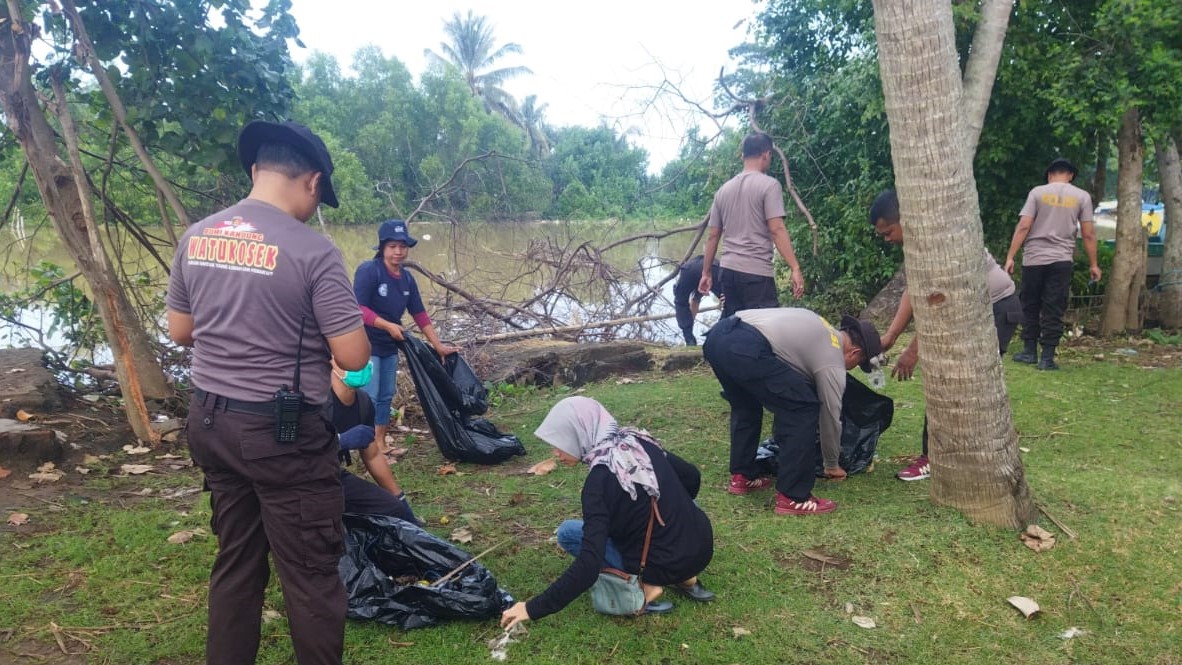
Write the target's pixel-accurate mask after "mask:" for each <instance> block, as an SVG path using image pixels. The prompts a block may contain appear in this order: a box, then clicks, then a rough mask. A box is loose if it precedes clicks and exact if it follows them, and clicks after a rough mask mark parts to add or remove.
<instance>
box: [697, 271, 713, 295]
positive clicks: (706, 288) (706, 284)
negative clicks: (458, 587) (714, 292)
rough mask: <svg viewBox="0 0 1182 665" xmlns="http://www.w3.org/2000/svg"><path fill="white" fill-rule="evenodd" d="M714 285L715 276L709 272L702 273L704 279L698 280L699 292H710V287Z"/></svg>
mask: <svg viewBox="0 0 1182 665" xmlns="http://www.w3.org/2000/svg"><path fill="white" fill-rule="evenodd" d="M713 286H714V278H713V277H711V276H710V275H709V274H704V275H702V279H700V280H698V293H700V294H702V295H706V294H707V293H710V288H711V287H713Z"/></svg>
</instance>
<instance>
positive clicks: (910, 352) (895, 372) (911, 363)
mask: <svg viewBox="0 0 1182 665" xmlns="http://www.w3.org/2000/svg"><path fill="white" fill-rule="evenodd" d="M918 364H919V354H918V353H916V351H915V349H913V348H911V347H907V348H906V349H904V350H903V353H900V354H899V359H898V360H896V361H895V366H894V367H892V368H891V376H893V377H895V378H896V379H898V380H900V381H908V380H910V379H911V376H912V375H913V374H915V366H916V365H918Z"/></svg>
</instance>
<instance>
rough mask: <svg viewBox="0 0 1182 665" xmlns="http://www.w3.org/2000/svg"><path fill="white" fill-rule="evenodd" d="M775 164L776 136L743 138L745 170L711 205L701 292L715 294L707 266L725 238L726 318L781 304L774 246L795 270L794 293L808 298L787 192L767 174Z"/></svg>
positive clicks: (721, 278) (759, 134)
mask: <svg viewBox="0 0 1182 665" xmlns="http://www.w3.org/2000/svg"><path fill="white" fill-rule="evenodd" d="M771 164H772V138H771V137H770V136H768V135H767V134H764V133H763V132H756V133H754V134H750V135H748V136H747V138H745V139H743V171H742V172H741V173H739V174H738V175H736V176H735V177H733V178H731V179H730V180H728V181H727V182H726V183H725V184H723V186H722V187H719V188H718V191H717V192H715V194H714V203H713V204H712V205H711V206H710V217H709V220H708V221H707V223H706V226H707V229H708V235H707V236H706V250H705V259H704V261H703V265H702V278H701V280H700V281H699V282H698V293H701V294H703V295H705V294H706V293H709V292H710V291H711V290H713V285H714V277H713V275H712V274H711V271H710V270H708V269H707V268H706V267H707V266H712V265H713V264H714V255H715V253H716V252H717V251H718V241H719V239H720V238H721V237H723V236H724V235H725V236H726V245H725V246H724V247H723V250H722V257H721V259H720V260H719V264H720V265H721V267H722V269H721V272H720V273H719V281H720V282H721V283H722V284H721V286H722V289H721V291H722V297H723V298H724V300H723V303H722V315H723V316H724V317H727V316H730V315H731V314H734V313H735V312H738V311H740V310H744V309H758V308H763V307H779V306H780V299H779V294H778V293H777V291H776V280H775V271H774V269H773V264H772V258H773V257H772V247H773V246H775V248H776V250H778V251H779V252H780V256H781V257H783V258H784V262H785V263H787V264H788V267H789V268H791V270H792V295H794V296H796V297H797V298H799V297H801V296H802V295H804V273H802V272H801V271H800V263H799V262H797V260H796V252H795V251H794V250H793V249H792V238H791V237H790V236H789V235H788V229H787V228H786V227H785V226H784V189H783V187H782V186H781V185H780V181H779V180H776V179H775V178H773V177H771V176H769V175H767V171H768V169H769V168H770V167H771Z"/></svg>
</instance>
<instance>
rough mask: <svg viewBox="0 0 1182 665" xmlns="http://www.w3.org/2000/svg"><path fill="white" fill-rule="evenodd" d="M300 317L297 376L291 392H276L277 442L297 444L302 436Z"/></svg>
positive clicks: (302, 329) (301, 329)
mask: <svg viewBox="0 0 1182 665" xmlns="http://www.w3.org/2000/svg"><path fill="white" fill-rule="evenodd" d="M305 319H306V317H300V339H299V342H297V343H296V366H295V376H294V377H292V380H291V390H288V389H287V386H283V387H282V388H280V389H279V390H276V391H275V441H276V442H278V443H295V440H296V439H297V438H299V435H300V412H301V411H302V410H303V407H304V393H302V392H300V355H301V353H302V352H303V349H304V321H305Z"/></svg>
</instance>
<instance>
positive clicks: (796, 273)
mask: <svg viewBox="0 0 1182 665" xmlns="http://www.w3.org/2000/svg"><path fill="white" fill-rule="evenodd" d="M792 295H794V296H796V297H797V298H799V297H801V296H803V295H804V273H803V272H801V270H800V266H796V267H795V268H793V269H792Z"/></svg>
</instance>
